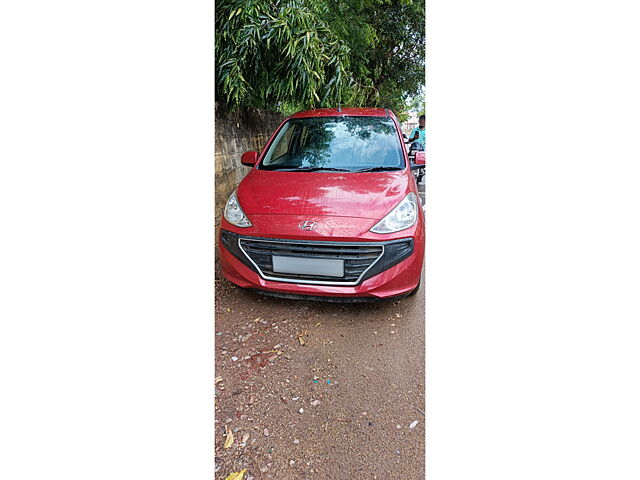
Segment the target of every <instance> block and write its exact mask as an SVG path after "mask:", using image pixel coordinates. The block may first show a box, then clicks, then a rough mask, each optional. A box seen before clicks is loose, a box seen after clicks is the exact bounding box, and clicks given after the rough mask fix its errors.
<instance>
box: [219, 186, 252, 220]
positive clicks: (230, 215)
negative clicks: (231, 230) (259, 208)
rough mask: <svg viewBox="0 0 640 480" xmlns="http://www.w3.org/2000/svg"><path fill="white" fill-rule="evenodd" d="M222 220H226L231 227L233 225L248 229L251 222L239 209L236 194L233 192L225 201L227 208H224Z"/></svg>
mask: <svg viewBox="0 0 640 480" xmlns="http://www.w3.org/2000/svg"><path fill="white" fill-rule="evenodd" d="M224 218H226V219H227V222H229V223H230V224H231V225H235V226H236V227H243V228H245V227H250V226H251V222H250V221H249V219H248V218H247V216H246V215H245V214H244V212H243V211H242V208H240V202H238V197H236V192H233V193H232V194H231V196H230V197H229V200H227V206H226V207H224Z"/></svg>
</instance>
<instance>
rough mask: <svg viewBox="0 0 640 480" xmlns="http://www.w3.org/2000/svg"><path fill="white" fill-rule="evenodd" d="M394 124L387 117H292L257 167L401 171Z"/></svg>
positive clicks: (397, 139) (401, 162) (291, 169)
mask: <svg viewBox="0 0 640 480" xmlns="http://www.w3.org/2000/svg"><path fill="white" fill-rule="evenodd" d="M401 148H402V147H401V144H400V139H399V137H398V133H397V131H396V127H395V124H394V122H393V120H391V118H387V117H310V118H292V119H290V120H288V121H287V122H286V123H285V124H284V125H283V126H282V128H281V129H280V131H279V132H278V134H277V135H276V138H275V139H274V140H273V143H272V144H271V146H270V147H269V150H268V151H267V152H266V154H265V156H264V159H263V160H262V162H261V164H260V166H259V167H258V168H260V169H262V170H283V171H322V170H326V171H345V172H364V171H385V170H401V169H402V168H404V158H403V155H402V149H401Z"/></svg>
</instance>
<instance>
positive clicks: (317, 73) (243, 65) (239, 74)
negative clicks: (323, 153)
mask: <svg viewBox="0 0 640 480" xmlns="http://www.w3.org/2000/svg"><path fill="white" fill-rule="evenodd" d="M215 52H216V75H217V78H216V96H217V98H218V99H219V100H222V102H223V104H224V105H226V107H227V108H231V109H233V108H237V107H255V108H263V109H268V110H277V111H280V112H282V113H290V112H293V111H297V110H300V109H305V108H318V107H335V106H337V105H338V103H339V104H341V105H342V106H382V107H389V108H392V109H393V110H394V111H396V112H397V113H402V112H403V111H405V110H406V109H407V105H406V101H407V99H408V98H410V97H413V96H415V94H416V93H417V92H418V91H419V90H420V88H421V86H422V85H423V83H424V58H423V57H424V0H399V1H393V2H391V1H389V0H218V2H216V44H215Z"/></svg>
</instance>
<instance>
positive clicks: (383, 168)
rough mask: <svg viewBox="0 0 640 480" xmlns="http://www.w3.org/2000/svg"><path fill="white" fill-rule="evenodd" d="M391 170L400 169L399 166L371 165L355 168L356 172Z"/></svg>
mask: <svg viewBox="0 0 640 480" xmlns="http://www.w3.org/2000/svg"><path fill="white" fill-rule="evenodd" d="M391 170H402V168H401V167H371V168H363V169H362V170H356V172H388V171H391Z"/></svg>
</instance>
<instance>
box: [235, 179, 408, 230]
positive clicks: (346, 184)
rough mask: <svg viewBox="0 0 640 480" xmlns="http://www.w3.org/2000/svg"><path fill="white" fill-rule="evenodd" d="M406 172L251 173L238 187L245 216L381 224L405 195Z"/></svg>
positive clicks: (406, 185)
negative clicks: (323, 217)
mask: <svg viewBox="0 0 640 480" xmlns="http://www.w3.org/2000/svg"><path fill="white" fill-rule="evenodd" d="M410 178H411V176H410V175H408V174H407V173H406V171H398V172H370V173H340V172H335V173H334V172H331V173H329V172H274V171H268V170H256V169H254V170H252V171H251V172H250V173H249V174H248V175H247V176H246V177H245V178H244V180H243V181H242V182H241V183H240V186H239V187H238V201H239V202H240V205H241V206H242V209H243V210H244V212H245V213H246V214H247V215H309V216H320V215H331V216H339V217H360V218H371V219H380V218H382V217H383V216H384V215H385V214H386V213H387V212H388V211H389V210H391V209H392V208H393V207H394V206H395V205H397V204H398V202H400V200H402V199H403V198H404V197H405V195H406V194H407V193H408V192H409V179H410Z"/></svg>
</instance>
